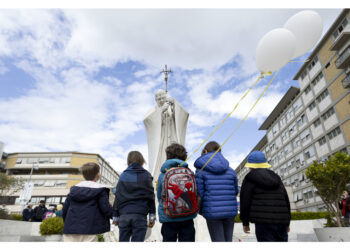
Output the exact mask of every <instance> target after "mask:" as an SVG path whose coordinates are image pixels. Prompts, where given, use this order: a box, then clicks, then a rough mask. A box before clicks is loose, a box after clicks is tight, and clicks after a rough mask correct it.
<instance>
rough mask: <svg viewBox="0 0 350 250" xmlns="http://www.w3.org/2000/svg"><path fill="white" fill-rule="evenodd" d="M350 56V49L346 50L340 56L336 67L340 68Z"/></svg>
mask: <svg viewBox="0 0 350 250" xmlns="http://www.w3.org/2000/svg"><path fill="white" fill-rule="evenodd" d="M349 56H350V47H348V48H346V49H345V50H344V52H343V53H342V54H341V55H340V56H339V58H338V59H337V60H336V61H335V66H337V68H339V66H340V65H341V64H342V63H343V62H344V61H345V60H346V59H347V58H348V57H349Z"/></svg>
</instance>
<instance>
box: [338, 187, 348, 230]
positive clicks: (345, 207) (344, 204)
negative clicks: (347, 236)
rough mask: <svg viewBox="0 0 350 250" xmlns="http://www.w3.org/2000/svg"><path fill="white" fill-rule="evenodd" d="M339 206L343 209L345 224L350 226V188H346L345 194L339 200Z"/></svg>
mask: <svg viewBox="0 0 350 250" xmlns="http://www.w3.org/2000/svg"><path fill="white" fill-rule="evenodd" d="M339 208H340V209H341V211H342V215H343V220H344V224H345V226H346V227H349V226H350V196H349V191H348V190H344V192H343V195H342V197H341V201H340V202H339Z"/></svg>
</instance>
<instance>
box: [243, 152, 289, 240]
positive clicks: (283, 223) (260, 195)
mask: <svg viewBox="0 0 350 250" xmlns="http://www.w3.org/2000/svg"><path fill="white" fill-rule="evenodd" d="M247 162H248V163H246V165H245V167H247V168H250V172H249V173H248V174H247V175H246V176H245V178H244V180H243V184H242V188H241V194H240V198H241V214H240V218H241V220H242V224H243V231H244V232H245V233H249V231H250V227H249V222H252V223H255V235H256V238H257V240H258V241H259V242H260V241H288V232H289V224H290V220H291V213H290V203H289V198H288V194H287V191H286V189H285V187H284V185H283V182H282V180H281V178H280V177H279V176H278V175H277V174H276V173H275V172H273V171H272V170H269V169H268V168H270V167H271V165H270V164H268V163H267V161H266V158H265V155H264V153H263V152H261V151H253V152H251V153H250V154H249V155H248V158H247Z"/></svg>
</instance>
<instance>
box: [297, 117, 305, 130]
mask: <svg viewBox="0 0 350 250" xmlns="http://www.w3.org/2000/svg"><path fill="white" fill-rule="evenodd" d="M297 123H298V126H299V127H300V126H302V125H303V124H304V123H305V115H304V114H302V115H301V116H300V118H299V119H298V120H297Z"/></svg>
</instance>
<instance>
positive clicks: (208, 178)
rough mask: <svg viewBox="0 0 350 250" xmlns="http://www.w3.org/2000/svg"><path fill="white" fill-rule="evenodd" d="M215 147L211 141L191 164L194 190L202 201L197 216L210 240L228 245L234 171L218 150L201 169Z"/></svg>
mask: <svg viewBox="0 0 350 250" xmlns="http://www.w3.org/2000/svg"><path fill="white" fill-rule="evenodd" d="M219 148H220V145H219V144H218V143H217V142H215V141H211V142H209V143H207V145H205V147H204V149H203V151H202V156H200V157H199V158H198V159H197V160H196V161H195V163H194V166H195V168H196V169H197V170H196V183H197V188H198V192H199V195H200V197H201V201H202V202H201V205H200V214H202V215H203V217H204V218H205V219H206V222H207V226H208V230H209V234H210V238H211V241H213V242H220V241H221V242H224V241H226V242H232V236H233V226H234V222H235V217H236V215H237V198H236V196H237V195H238V180H237V176H236V172H235V171H234V170H233V169H232V168H231V167H230V165H229V162H228V161H227V160H226V159H225V158H224V156H223V155H222V154H221V150H219V152H218V153H217V154H215V156H214V157H213V158H212V159H211V160H210V162H209V163H208V164H207V165H206V166H205V167H204V168H203V166H204V165H205V164H206V163H207V161H208V160H209V159H210V158H211V157H212V156H213V154H214V153H215V152H216V151H217V150H218V149H219ZM202 168H203V169H202ZM201 169H202V170H201ZM197 173H198V175H197Z"/></svg>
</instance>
